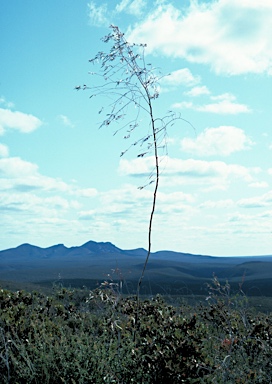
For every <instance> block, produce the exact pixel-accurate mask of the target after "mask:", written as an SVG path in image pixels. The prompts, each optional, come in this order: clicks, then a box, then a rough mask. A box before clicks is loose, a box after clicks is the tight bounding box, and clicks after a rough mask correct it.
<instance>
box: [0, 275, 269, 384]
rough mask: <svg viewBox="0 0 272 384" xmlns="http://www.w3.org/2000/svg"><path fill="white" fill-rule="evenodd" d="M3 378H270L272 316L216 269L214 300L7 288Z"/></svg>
mask: <svg viewBox="0 0 272 384" xmlns="http://www.w3.org/2000/svg"><path fill="white" fill-rule="evenodd" d="M0 311H1V312H0V382H1V383H3V384H4V383H12V384H17V383H18V384H19V383H29V384H32V383H50V384H51V383H52V384H54V383H68V384H69V383H71V384H72V383H76V384H81V383H82V384H83V383H84V384H85V383H97V384H99V383H120V384H121V383H168V382H169V383H173V384H175V383H266V384H267V383H270V382H271V379H270V378H271V377H272V364H271V358H272V355H271V351H272V344H271V343H272V341H271V337H270V335H271V332H272V318H271V316H270V315H264V314H253V313H252V312H251V310H250V308H248V304H247V301H246V298H245V297H243V295H239V296H237V295H236V296H235V295H234V296H232V295H231V294H230V287H229V286H228V284H226V285H224V286H221V285H220V283H219V282H218V281H217V280H216V279H215V280H214V286H213V288H212V289H211V292H210V300H209V301H208V304H207V305H203V304H202V305H199V306H198V307H195V308H192V307H189V306H188V305H186V304H182V305H180V306H179V307H174V306H172V305H169V304H167V303H166V302H165V301H164V300H163V299H162V298H161V297H159V296H157V297H155V298H153V299H150V300H144V301H140V304H139V305H138V304H137V300H136V298H134V297H131V298H126V297H121V296H120V295H118V294H116V293H115V292H114V291H113V290H108V289H107V287H106V289H103V290H95V291H92V292H87V291H84V292H82V291H79V290H72V289H65V288H62V287H59V288H55V290H54V294H53V295H52V296H51V297H47V296H45V295H42V294H40V293H37V292H32V293H27V292H24V291H18V292H11V291H8V290H3V289H2V290H1V289H0Z"/></svg>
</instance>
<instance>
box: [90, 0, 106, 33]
mask: <svg viewBox="0 0 272 384" xmlns="http://www.w3.org/2000/svg"><path fill="white" fill-rule="evenodd" d="M88 7H89V17H90V22H91V24H92V25H95V26H105V27H108V26H109V24H110V22H109V20H108V7H107V4H105V3H104V4H102V5H100V6H97V5H96V3H95V2H94V1H91V2H90V3H89V4H88Z"/></svg>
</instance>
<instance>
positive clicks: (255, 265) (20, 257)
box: [0, 241, 272, 295]
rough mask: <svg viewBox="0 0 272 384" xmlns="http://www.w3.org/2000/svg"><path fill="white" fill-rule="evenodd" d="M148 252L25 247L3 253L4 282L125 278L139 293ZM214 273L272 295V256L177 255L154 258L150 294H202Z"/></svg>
mask: <svg viewBox="0 0 272 384" xmlns="http://www.w3.org/2000/svg"><path fill="white" fill-rule="evenodd" d="M146 253H147V251H146V250H144V249H143V248H139V249H131V250H122V249H120V248H118V247H116V246H115V245H113V244H112V243H109V242H99V243H97V242H95V241H89V242H87V243H85V244H83V245H81V246H77V247H70V248H67V247H65V246H64V245H63V244H58V245H53V246H51V247H48V248H40V247H37V246H34V245H31V244H22V245H20V246H18V247H16V248H11V249H6V250H3V251H0V280H1V281H12V282H25V283H35V284H52V282H53V281H59V280H62V281H63V282H66V283H69V284H76V285H82V284H83V283H84V284H89V285H91V286H92V287H93V286H94V285H95V284H99V283H100V282H102V281H104V280H108V279H113V280H123V281H125V282H126V283H127V287H128V286H129V284H131V285H130V286H131V287H132V288H131V289H132V290H134V289H135V284H136V282H137V280H138V278H139V276H140V273H141V270H142V267H143V263H144V261H145V257H146ZM213 274H215V275H216V276H218V278H219V279H221V280H223V281H225V280H226V279H228V280H229V281H230V282H233V283H235V284H237V285H238V284H239V283H241V282H242V281H243V284H244V287H246V288H247V290H248V291H251V292H252V290H253V291H254V292H255V293H256V292H259V294H262V295H272V279H271V276H272V256H271V255H266V256H243V257H241V256H240V257H214V256H206V255H193V254H188V253H180V252H173V251H159V252H154V253H152V254H151V256H150V261H149V263H148V267H147V271H146V274H145V278H144V282H145V284H144V285H145V289H146V290H152V291H154V290H156V291H157V290H158V291H160V290H164V291H171V292H172V293H174V292H177V293H178V292H183V293H186V292H187V293H189V292H194V293H200V292H202V291H203V289H204V285H205V283H206V282H208V281H210V280H211V278H212V277H213Z"/></svg>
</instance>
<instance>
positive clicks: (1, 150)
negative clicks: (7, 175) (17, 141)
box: [0, 143, 9, 157]
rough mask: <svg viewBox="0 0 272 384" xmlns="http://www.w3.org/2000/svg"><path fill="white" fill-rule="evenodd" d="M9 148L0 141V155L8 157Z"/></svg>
mask: <svg viewBox="0 0 272 384" xmlns="http://www.w3.org/2000/svg"><path fill="white" fill-rule="evenodd" d="M8 154H9V149H8V147H7V146H6V145H4V144H1V143H0V157H8Z"/></svg>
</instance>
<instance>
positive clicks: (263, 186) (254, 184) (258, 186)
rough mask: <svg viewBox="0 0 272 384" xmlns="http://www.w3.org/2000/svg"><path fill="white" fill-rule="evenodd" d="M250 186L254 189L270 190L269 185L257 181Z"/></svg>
mask: <svg viewBox="0 0 272 384" xmlns="http://www.w3.org/2000/svg"><path fill="white" fill-rule="evenodd" d="M249 186H250V187H252V188H268V187H269V184H268V183H267V182H266V181H256V182H254V183H251V184H249Z"/></svg>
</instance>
